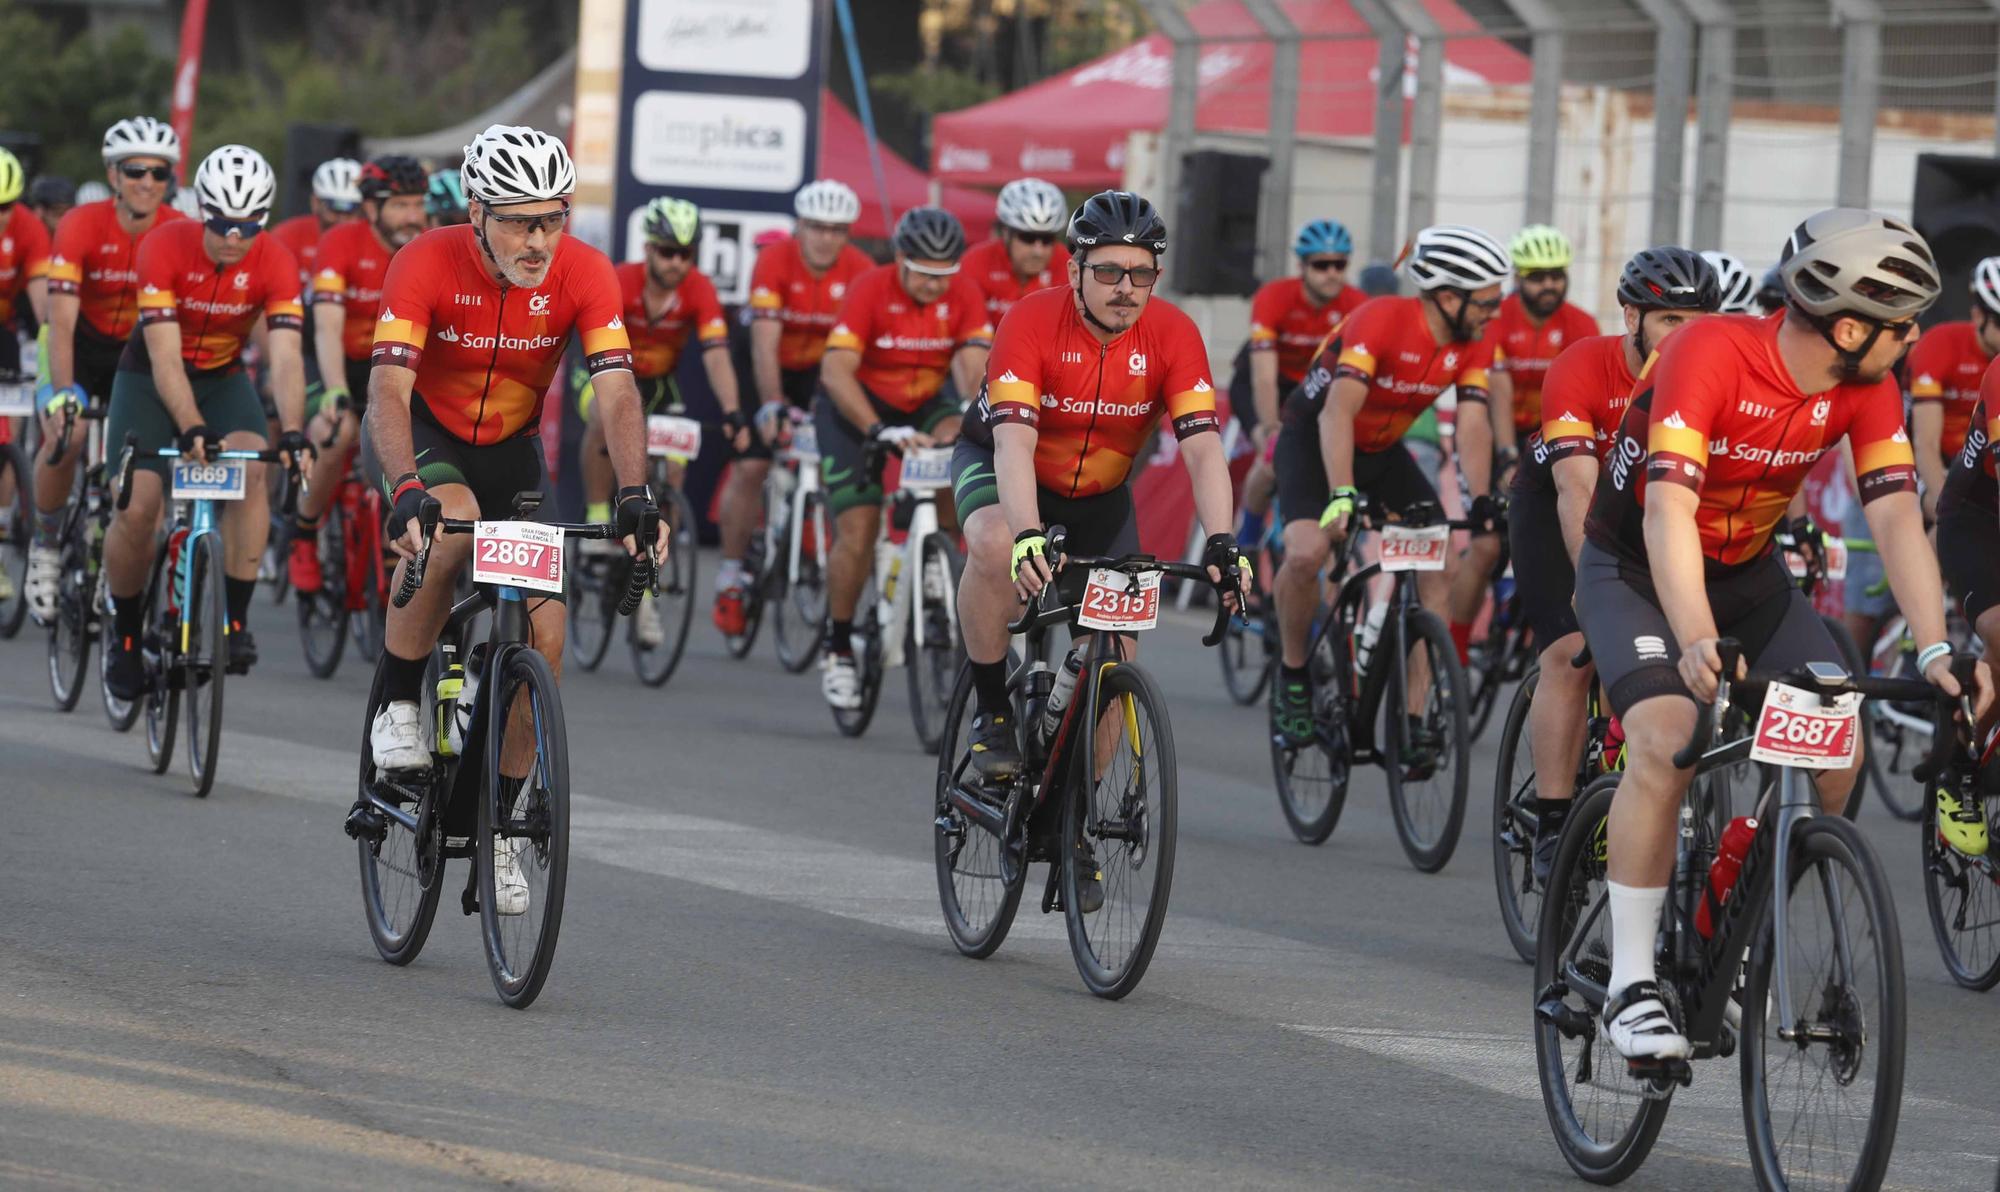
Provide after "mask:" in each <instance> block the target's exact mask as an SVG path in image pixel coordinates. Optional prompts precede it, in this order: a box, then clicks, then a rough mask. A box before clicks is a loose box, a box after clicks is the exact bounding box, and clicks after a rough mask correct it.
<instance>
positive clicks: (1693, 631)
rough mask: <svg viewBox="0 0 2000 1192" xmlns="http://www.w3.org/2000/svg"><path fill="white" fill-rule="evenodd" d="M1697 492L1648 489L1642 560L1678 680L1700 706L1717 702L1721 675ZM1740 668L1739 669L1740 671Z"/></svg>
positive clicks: (1666, 486) (1661, 487) (1672, 486)
mask: <svg viewBox="0 0 2000 1192" xmlns="http://www.w3.org/2000/svg"><path fill="white" fill-rule="evenodd" d="M1700 507H1701V494H1700V493H1698V492H1696V491H1695V490H1694V489H1691V488H1685V487H1683V486H1681V485H1678V484H1649V485H1647V486H1646V559H1647V561H1648V563H1649V565H1650V566H1649V569H1650V570H1651V572H1652V575H1653V591H1654V594H1655V595H1657V596H1658V597H1659V599H1660V611H1661V612H1663V613H1665V614H1666V617H1667V624H1668V626H1669V627H1671V628H1672V629H1673V631H1674V640H1675V641H1677V642H1679V643H1680V647H1681V660H1680V675H1681V682H1683V683H1685V684H1687V687H1688V690H1689V691H1690V692H1692V693H1693V694H1694V697H1695V698H1696V699H1698V700H1700V701H1702V702H1703V703H1708V702H1709V701H1711V700H1713V699H1714V698H1715V688H1716V682H1717V680H1718V679H1719V678H1720V676H1721V674H1722V655H1721V653H1719V652H1718V651H1717V650H1716V647H1715V642H1716V638H1717V637H1718V636H1720V635H1719V634H1718V633H1717V632H1716V628H1715V612H1714V610H1713V609H1711V608H1710V607H1709V605H1708V585H1707V582H1706V573H1707V567H1706V564H1705V562H1704V560H1703V558H1702V553H1701V530H1700V529H1699V528H1698V527H1697V526H1696V525H1695V520H1694V517H1695V510H1697V509H1699V508H1700ZM1741 669H1742V668H1741V666H1740V665H1739V666H1738V670H1739V672H1740V671H1741Z"/></svg>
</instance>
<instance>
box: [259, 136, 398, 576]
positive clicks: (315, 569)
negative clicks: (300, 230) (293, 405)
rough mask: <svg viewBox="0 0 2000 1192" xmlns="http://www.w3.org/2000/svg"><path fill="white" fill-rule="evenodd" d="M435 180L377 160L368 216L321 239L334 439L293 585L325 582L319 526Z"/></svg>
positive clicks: (322, 363) (327, 406) (303, 529)
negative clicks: (401, 256) (393, 287)
mask: <svg viewBox="0 0 2000 1192" xmlns="http://www.w3.org/2000/svg"><path fill="white" fill-rule="evenodd" d="M429 185H430V176H429V175H428V174H426V173H425V172H424V167H423V166H422V165H421V164H420V163H419V162H418V161H417V159H416V158H414V157H404V156H401V155H400V154H389V155H387V156H384V157H378V158H376V159H375V160H374V161H371V162H369V163H368V164H367V165H366V166H363V167H362V169H361V181H360V183H359V186H360V191H361V218H360V219H357V220H353V221H351V222H348V223H344V224H339V225H336V226H335V227H334V228H333V230H332V231H330V232H328V233H327V234H326V238H325V239H323V240H321V241H320V245H319V256H318V265H319V269H318V272H317V273H315V274H314V275H313V280H312V326H313V354H314V358H315V359H316V360H317V361H318V363H319V375H320V386H321V396H320V404H319V410H318V413H317V414H316V415H315V417H314V419H313V425H312V438H313V442H315V443H323V442H325V441H326V437H327V433H328V431H329V430H332V431H334V438H333V445H332V448H331V450H327V451H322V452H321V453H320V455H319V458H318V459H316V460H315V461H314V462H313V468H312V475H311V477H310V478H309V481H308V484H307V486H306V493H305V495H304V496H302V497H300V498H299V508H298V513H297V514H296V515H295V519H294V524H293V527H292V531H293V532H292V553H291V560H290V563H289V567H290V569H291V581H292V586H293V587H294V588H297V589H298V590H299V591H301V592H317V591H319V589H320V585H321V584H323V583H324V582H325V577H324V576H323V575H322V574H321V573H320V565H319V535H318V534H317V533H315V531H316V530H318V528H319V519H320V515H321V514H322V513H323V512H324V511H325V509H326V504H327V502H328V501H330V500H332V499H333V491H334V486H335V485H336V484H337V483H338V482H339V480H340V477H341V475H342V474H344V473H345V472H346V471H347V460H348V453H349V452H351V451H353V450H354V447H355V443H356V442H357V440H358V439H359V437H360V428H361V419H362V416H363V415H364V414H365V413H366V412H367V409H368V356H369V353H370V351H372V350H373V348H374V346H375V315H376V313H377V312H378V311H379V310H380V309H381V306H382V279H383V278H384V276H386V275H387V273H388V271H389V258H390V257H392V256H394V255H395V253H396V250H397V249H399V248H402V247H403V246H404V245H405V244H408V243H409V242H410V241H412V240H415V239H416V238H417V237H418V236H419V235H421V234H422V233H423V231H424V222H425V214H424V195H425V192H426V190H427V189H428V187H429Z"/></svg>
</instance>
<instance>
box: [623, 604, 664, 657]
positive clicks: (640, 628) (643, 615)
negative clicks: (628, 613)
mask: <svg viewBox="0 0 2000 1192" xmlns="http://www.w3.org/2000/svg"><path fill="white" fill-rule="evenodd" d="M632 632H633V633H634V634H635V635H637V636H638V639H639V644H640V645H642V646H644V647H645V648H646V649H648V650H651V649H654V648H655V647H657V646H658V645H659V644H660V643H661V642H664V641H666V640H667V631H666V630H665V629H664V628H663V627H661V625H660V602H659V601H657V600H655V599H654V598H653V594H652V593H651V592H648V593H646V594H645V596H643V597H641V598H640V600H639V607H638V608H637V609H635V610H633V613H632Z"/></svg>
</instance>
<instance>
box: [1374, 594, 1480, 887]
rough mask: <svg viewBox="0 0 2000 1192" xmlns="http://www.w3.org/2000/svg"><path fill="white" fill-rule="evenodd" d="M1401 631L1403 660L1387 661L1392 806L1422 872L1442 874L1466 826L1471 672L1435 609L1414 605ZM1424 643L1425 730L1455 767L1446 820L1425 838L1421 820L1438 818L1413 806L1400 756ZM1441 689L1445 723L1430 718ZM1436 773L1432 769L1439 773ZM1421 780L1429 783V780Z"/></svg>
mask: <svg viewBox="0 0 2000 1192" xmlns="http://www.w3.org/2000/svg"><path fill="white" fill-rule="evenodd" d="M1393 620H1394V619H1393V618H1391V621H1392V622H1393ZM1383 629H1384V633H1385V634H1387V633H1388V632H1390V631H1391V630H1390V627H1389V626H1388V625H1385V626H1384V627H1383ZM1400 632H1401V633H1402V634H1403V635H1404V636H1403V638H1402V640H1403V641H1404V642H1407V643H1411V644H1409V645H1407V646H1404V647H1403V648H1402V650H1401V658H1400V659H1399V658H1398V657H1397V656H1396V655H1391V656H1389V658H1388V659H1387V660H1386V661H1387V662H1388V664H1389V672H1388V673H1389V681H1388V683H1387V684H1385V685H1384V691H1383V694H1382V709H1383V711H1382V723H1383V726H1384V728H1385V730H1386V731H1384V733H1383V734H1382V736H1383V741H1384V749H1383V756H1384V758H1385V762H1384V765H1383V767H1382V770H1383V773H1384V774H1385V775H1387V777H1388V787H1389V811H1390V814H1391V817H1392V818H1393V819H1394V820H1395V822H1396V839H1397V840H1398V841H1399V842H1400V843H1401V844H1402V846H1403V853H1404V855H1405V856H1407V857H1408V858H1409V859H1410V864H1411V865H1413V866H1415V867H1416V869H1417V872H1419V873H1436V872H1437V871H1438V870H1440V869H1443V868H1444V867H1445V865H1446V863H1448V862H1449V861H1450V860H1451V855H1452V852H1453V851H1454V850H1456V849H1457V848H1458V837H1459V832H1460V831H1461V830H1462V829H1463V828H1464V826H1465V798H1466V787H1467V783H1468V780H1469V778H1470V773H1469V771H1468V769H1467V765H1468V762H1469V757H1468V754H1469V753H1470V738H1469V737H1468V736H1467V733H1466V706H1465V704H1466V689H1465V672H1464V670H1463V669H1461V668H1460V667H1459V664H1458V650H1457V647H1456V646H1454V645H1453V644H1452V640H1451V633H1450V632H1449V631H1448V630H1446V629H1445V627H1444V622H1443V621H1442V620H1440V619H1438V617H1437V616H1436V615H1435V614H1434V613H1431V612H1429V611H1426V610H1424V609H1411V610H1410V613H1409V617H1408V619H1407V620H1405V621H1404V622H1403V626H1402V629H1401V631H1400ZM1383 644H1386V643H1378V644H1377V647H1376V648H1377V649H1380V648H1382V645H1383ZM1418 646H1421V647H1422V648H1423V649H1424V651H1425V653H1426V655H1427V656H1428V659H1429V662H1430V667H1431V683H1430V690H1431V695H1430V696H1428V697H1426V699H1425V701H1424V708H1425V711H1424V719H1425V721H1426V725H1425V729H1426V731H1427V732H1429V733H1430V734H1432V735H1433V736H1434V737H1435V738H1436V739H1437V740H1439V741H1440V742H1441V743H1442V745H1443V747H1444V749H1445V751H1446V752H1445V760H1446V764H1447V765H1449V767H1450V770H1451V777H1450V790H1449V791H1448V792H1447V793H1446V795H1445V799H1444V804H1445V805H1444V807H1443V809H1442V811H1443V815H1442V820H1443V822H1442V823H1440V824H1438V825H1437V830H1436V832H1435V833H1434V834H1433V835H1431V836H1430V837H1429V838H1428V839H1424V838H1420V832H1421V831H1422V828H1421V825H1420V823H1419V821H1420V820H1422V819H1428V818H1433V817H1430V816H1428V815H1422V814H1419V812H1418V810H1416V809H1413V808H1412V806H1411V803H1412V799H1411V781H1412V780H1411V777H1410V776H1409V775H1407V774H1405V773H1404V771H1403V767H1402V765H1401V763H1400V761H1399V760H1398V759H1399V758H1400V757H1401V756H1402V750H1403V746H1404V744H1405V739H1404V738H1405V736H1406V734H1407V733H1408V731H1409V726H1408V723H1407V720H1406V718H1405V716H1404V712H1405V709H1407V708H1408V706H1409V704H1408V701H1407V699H1406V697H1405V691H1406V687H1407V684H1408V682H1409V678H1408V675H1407V673H1406V672H1407V669H1408V659H1409V656H1410V654H1411V653H1412V652H1413V651H1414V650H1415V649H1416V648H1417V647H1418ZM1399 663H1400V665H1399ZM1441 691H1442V692H1445V693H1447V695H1446V698H1447V699H1448V700H1449V704H1450V706H1449V707H1448V708H1445V709H1443V710H1442V711H1443V720H1442V721H1441V722H1439V723H1429V722H1430V721H1431V720H1432V714H1431V713H1432V708H1433V705H1434V704H1435V703H1436V701H1437V693H1438V692H1441ZM1435 772H1436V771H1435V770H1433V771H1432V773H1433V774H1435ZM1417 781H1419V782H1427V781H1428V779H1418V780H1417Z"/></svg>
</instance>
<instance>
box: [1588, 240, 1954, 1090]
mask: <svg viewBox="0 0 2000 1192" xmlns="http://www.w3.org/2000/svg"><path fill="white" fill-rule="evenodd" d="M1781 271H1782V276H1783V280H1784V284H1785V291H1786V300H1787V308H1786V310H1785V313H1784V316H1783V317H1782V318H1776V319H1765V318H1750V317H1746V316H1742V315H1719V316H1716V317H1714V318H1710V319H1704V320H1702V321H1701V322H1699V323H1697V324H1695V325H1694V326H1691V327H1687V328H1684V329H1683V330H1681V331H1679V332H1676V333H1675V334H1674V336H1673V338H1672V339H1670V340H1669V341H1668V342H1667V344H1666V346H1665V348H1664V349H1663V350H1662V351H1661V353H1660V356H1659V359H1658V361H1657V362H1656V363H1655V365H1654V367H1653V368H1652V369H1651V370H1649V372H1648V375H1647V378H1646V380H1645V381H1644V382H1643V383H1642V384H1641V386H1640V389H1639V392H1638V393H1637V394H1635V395H1634V397H1633V399H1632V404H1631V406H1630V407H1629V408H1628V409H1627V410H1626V411H1625V416H1624V418H1623V419H1622V420H1621V421H1620V423H1619V426H1618V430H1617V433H1616V434H1615V435H1614V436H1613V440H1612V443H1611V444H1610V446H1609V447H1608V448H1607V449H1606V459H1607V460H1608V461H1609V462H1608V463H1607V465H1606V466H1605V467H1604V468H1603V469H1602V472H1601V474H1600V475H1599V477H1598V481H1597V491H1596V494H1595V495H1594V497H1593V499H1592V501H1591V506H1590V513H1589V516H1588V518H1587V519H1586V522H1585V530H1584V533H1585V538H1586V541H1585V544H1584V546H1583V549H1582V550H1581V552H1580V553H1579V555H1578V558H1577V579H1576V610H1577V619H1578V620H1579V621H1581V622H1582V625H1583V631H1584V636H1585V638H1586V640H1588V641H1589V643H1590V649H1591V653H1592V655H1593V656H1594V659H1595V661H1596V664H1597V672H1598V676H1599V678H1600V680H1601V681H1602V682H1603V684H1604V686H1605V689H1606V691H1607V692H1608V693H1609V695H1610V700H1611V706H1612V710H1613V711H1614V712H1616V713H1617V715H1618V716H1619V717H1620V718H1621V720H1622V721H1623V723H1624V728H1625V754H1626V771H1625V776H1624V779H1623V780H1622V782H1621V783H1620V785H1619V787H1618V797H1617V801H1616V802H1615V803H1614V804H1613V807H1612V812H1611V820H1610V836H1609V848H1610V870H1609V905H1610V923H1611V930H1612V959H1611V976H1610V980H1609V981H1608V982H1607V983H1606V991H1607V998H1606V1002H1605V1006H1604V1025H1605V1029H1606V1033H1607V1034H1608V1035H1609V1036H1610V1039H1611V1043H1612V1045H1613V1046H1614V1047H1616V1048H1617V1049H1618V1052H1619V1054H1621V1055H1623V1056H1625V1057H1626V1058H1627V1059H1630V1060H1639V1061H1645V1060H1660V1059H1685V1058H1687V1057H1688V1055H1689V1054H1690V1048H1689V1045H1688V1041H1687V1039H1686V1037H1685V1036H1684V1035H1683V1034H1682V1033H1681V1028H1680V1026H1679V1025H1678V1024H1677V1023H1676V1022H1675V1021H1674V1020H1673V1018H1672V1017H1671V1016H1670V1015H1669V1014H1668V1012H1667V1009H1666V1007H1665V1005H1664V1004H1663V1002H1662V1000H1661V994H1660V987H1659V985H1658V983H1657V981H1656V978H1655V973H1654V957H1653V945H1654V940H1655V938H1656V936H1657V934H1658V931H1659V926H1660V913H1661V909H1662V907H1663V906H1664V905H1665V902H1666V897H1667V890H1666V885H1667V878H1668V876H1669V875H1670V874H1671V873H1672V871H1673V865H1674V847H1675V846H1674V835H1675V828H1674V824H1675V819H1676V816H1677V814H1678V810H1679V807H1680V803H1681V799H1682V796H1683V794H1684V792H1685V791H1686V789H1687V786H1688V782H1689V778H1690V771H1687V770H1682V769H1679V768H1677V767H1676V766H1675V765H1674V764H1673V755H1674V753H1675V752H1676V751H1677V750H1679V749H1680V748H1681V747H1682V746H1683V745H1685V744H1686V743H1687V741H1688V739H1689V737H1690V735H1691V734H1692V732H1693V728H1694V723H1695V704H1694V701H1695V700H1709V699H1712V698H1713V697H1714V695H1715V687H1716V681H1717V678H1718V675H1719V672H1720V668H1721V662H1720V657H1719V654H1718V652H1717V649H1716V641H1717V639H1718V638H1720V637H1722V636H1724V635H1727V636H1730V637H1734V638H1736V639H1738V640H1740V641H1742V643H1743V645H1744V647H1745V649H1746V651H1747V652H1748V655H1749V657H1750V658H1751V659H1753V660H1754V664H1755V665H1756V666H1757V667H1759V668H1760V669H1768V670H1783V669H1787V668H1790V667H1795V666H1799V665H1803V664H1805V663H1808V662H1823V661H1829V660H1838V659H1839V658H1840V654H1839V652H1838V650H1837V648H1836V647H1835V645H1834V643H1833V639H1832V638H1831V637H1830V636H1829V635H1828V633H1827V631H1826V628H1825V625H1824V623H1823V622H1822V621H1821V620H1820V618H1819V616H1818V614H1817V613H1815V612H1814V610H1813V606H1812V602H1811V601H1810V600H1808V599H1807V598H1806V597H1805V595H1804V594H1803V593H1801V592H1800V591H1799V590H1798V588H1797V587H1796V586H1795V585H1794V584H1793V583H1792V579H1791V576H1790V575H1788V574H1787V573H1786V571H1785V568H1784V567H1783V566H1782V565H1781V564H1780V563H1779V562H1778V560H1777V559H1776V558H1774V557H1773V551H1772V533H1773V530H1774V529H1775V528H1776V527H1777V525H1778V522H1779V519H1780V518H1781V517H1782V516H1783V515H1784V513H1785V510H1786V508H1787V506H1789V505H1790V504H1791V502H1792V500H1793V498H1794V497H1795V496H1796V495H1797V493H1798V492H1799V490H1800V488H1801V486H1802V485H1803V484H1804V482H1805V478H1806V474H1807V473H1808V472H1809V471H1811V469H1812V467H1813V464H1814V463H1815V462H1816V461H1817V460H1818V459H1819V457H1820V456H1822V455H1824V454H1825V453H1826V452H1828V451H1830V450H1833V449H1834V448H1835V447H1836V446H1837V445H1838V443H1839V441H1840V439H1841V437H1842V436H1843V435H1845V436H1847V438H1848V440H1849V443H1850V446H1851V448H1852V450H1853V452H1854V458H1855V462H1856V464H1857V465H1858V469H1859V471H1860V490H1861V499H1862V501H1863V503H1864V506H1863V507H1864V510H1865V512H1866V513H1867V517H1868V524H1869V526H1870V528H1871V529H1872V530H1873V531H1874V534H1875V540H1876V541H1877V542H1878V543H1880V544H1881V547H1882V552H1883V562H1884V563H1885V564H1886V566H1887V569H1888V573H1889V581H1890V584H1891V585H1892V586H1893V587H1894V588H1895V590H1896V595H1897V598H1898V601H1899V603H1900V604H1901V605H1902V607H1903V608H1905V609H1908V610H1909V614H1910V627H1911V630H1912V632H1913V633H1914V634H1915V636H1916V639H1917V640H1918V641H1920V642H1922V643H1923V649H1922V651H1921V652H1920V654H1919V656H1918V661H1919V664H1920V669H1921V670H1922V671H1923V673H1924V675H1925V677H1926V678H1928V679H1929V680H1930V681H1931V682H1932V683H1935V684H1936V685H1937V686H1938V687H1939V688H1940V689H1942V690H1944V691H1946V692H1947V693H1953V694H1955V693H1956V692H1957V690H1958V685H1957V683H1956V682H1955V681H1954V680H1953V678H1952V676H1951V671H1950V663H1951V658H1950V655H1951V646H1950V645H1949V644H1948V643H1947V642H1946V641H1945V631H1944V615H1943V609H1944V594H1943V590H1942V586H1941V584H1940V582H1939V580H1938V565H1937V559H1936V557H1935V556H1934V555H1933V554H1932V553H1931V550H1930V546H1929V543H1928V541H1927V540H1926V539H1925V537H1924V532H1923V512H1922V510H1921V509H1920V508H1919V506H1918V503H1917V498H1916V487H1917V484H1916V465H1915V462H1914V460H1913V459H1912V457H1911V454H1910V444H1909V438H1908V436H1907V435H1906V434H1905V433H1904V431H1903V417H1902V402H1901V400H1900V396H1899V394H1898V393H1897V391H1896V385H1895V382H1894V381H1893V380H1892V379H1891V378H1890V371H1891V370H1892V369H1893V368H1894V367H1895V365H1896V362H1897V360H1898V359H1899V358H1900V357H1901V356H1902V354H1903V352H1904V350H1905V349H1906V347H1907V346H1908V343H1909V341H1910V339H1911V338H1912V337H1914V336H1915V335H1916V333H1917V316H1919V315H1920V314H1922V313H1923V311H1924V310H1925V309H1927V308H1928V307H1929V306H1930V305H1931V303H1933V302H1935V301H1936V300H1937V296H1938V291H1939V288H1940V287H1939V280H1938V270H1937V266H1936V264H1935V262H1934V261H1933V259H1932V257H1931V253H1930V249H1929V248H1928V246H1926V245H1925V243H1924V241H1923V238H1922V237H1920V236H1919V235H1918V234H1917V233H1916V232H1915V231H1914V230H1913V229H1912V228H1910V226H1909V225H1908V224H1905V223H1903V222H1902V221H1900V220H1896V219H1891V218H1888V217H1885V216H1881V215H1877V214H1875V213H1874V212H1869V211H1862V210H1857V209H1853V208H1835V209H1832V210H1828V211H1822V212H1820V213H1819V214H1817V215H1814V216H1812V217H1811V218H1809V219H1807V220H1806V221H1805V222H1804V223H1802V224H1800V225H1799V226H1798V228H1797V229H1796V230H1795V231H1794V232H1793V233H1792V236H1791V240H1790V241H1789V243H1788V244H1787V246H1786V255H1785V258H1784V261H1783V264H1782V266H1781ZM1979 697H1980V702H1981V705H1982V707H1983V705H1984V704H1985V703H1986V702H1987V701H1988V700H1989V699H1990V691H1989V683H1988V679H1987V675H1986V672H1985V668H1984V666H1982V667H1981V670H1980V679H1979ZM1857 754H1858V751H1857ZM1855 761H1856V764H1857V765H1858V764H1859V762H1860V758H1859V756H1858V755H1857V757H1856V759H1855ZM1816 782H1817V785H1818V787H1819V792H1820V795H1821V797H1822V799H1823V800H1824V803H1825V805H1826V810H1827V811H1828V812H1829V813H1830V814H1837V813H1838V812H1839V811H1840V810H1841V808H1842V807H1843V806H1844V805H1845V804H1846V802H1847V795H1848V792H1849V791H1850V790H1851V789H1852V787H1853V784H1854V771H1853V770H1848V771H1845V772H1840V771H1826V772H1823V773H1822V774H1821V775H1820V776H1819V777H1818V778H1817V780H1816Z"/></svg>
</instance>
